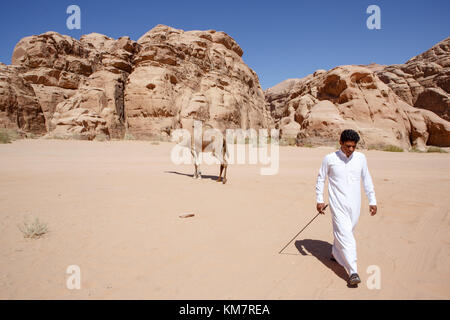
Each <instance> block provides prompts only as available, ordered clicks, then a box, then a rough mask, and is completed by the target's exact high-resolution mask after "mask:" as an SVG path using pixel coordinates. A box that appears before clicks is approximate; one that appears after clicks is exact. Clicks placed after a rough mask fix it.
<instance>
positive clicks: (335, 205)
mask: <svg viewBox="0 0 450 320" xmlns="http://www.w3.org/2000/svg"><path fill="white" fill-rule="evenodd" d="M327 176H328V195H329V198H330V209H331V216H332V220H333V234H334V243H333V249H332V253H333V256H334V258H335V259H336V261H337V262H338V263H339V264H340V265H342V266H343V267H344V268H345V269H346V270H347V272H348V273H349V274H350V275H351V274H353V273H357V272H358V269H357V265H356V241H355V237H354V236H353V229H354V228H355V226H356V223H357V222H358V219H359V214H360V209H361V179H362V181H363V185H364V191H365V193H366V195H367V197H368V198H369V205H376V204H377V201H376V198H375V191H374V187H373V183H372V177H371V176H370V173H369V170H368V168H367V160H366V157H365V156H364V154H362V153H360V152H357V151H354V152H353V153H352V155H351V156H350V157H349V158H347V156H346V155H345V153H344V152H342V150H338V151H336V152H333V153H330V154H328V155H327V156H325V158H324V159H323V161H322V166H321V167H320V170H319V175H318V177H317V184H316V196H317V203H324V201H323V189H324V185H325V179H326V177H327Z"/></svg>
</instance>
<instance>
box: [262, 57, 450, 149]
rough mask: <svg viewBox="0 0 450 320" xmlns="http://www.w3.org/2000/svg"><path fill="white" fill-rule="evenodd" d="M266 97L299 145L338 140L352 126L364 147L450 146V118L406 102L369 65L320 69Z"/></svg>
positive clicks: (268, 92)
mask: <svg viewBox="0 0 450 320" xmlns="http://www.w3.org/2000/svg"><path fill="white" fill-rule="evenodd" d="M265 95H266V100H267V102H268V104H269V107H270V110H271V112H272V115H273V117H274V119H275V122H276V125H277V126H278V128H279V129H280V130H281V136H282V137H284V138H286V137H292V138H297V139H298V140H299V142H300V143H319V144H324V143H328V144H335V143H336V139H337V138H338V137H339V133H340V132H341V131H342V130H343V129H346V128H353V129H355V130H357V131H358V132H360V133H361V136H362V141H361V144H362V145H363V146H370V145H395V146H399V147H401V148H403V149H408V148H410V147H411V144H412V145H414V146H416V147H417V148H419V149H423V148H424V146H425V145H426V144H433V145H438V146H450V122H448V121H446V120H444V119H442V118H440V117H439V116H437V115H436V114H434V113H432V112H431V111H428V110H423V109H418V108H414V107H412V106H410V105H408V104H407V103H406V102H404V101H403V100H401V99H400V98H399V97H398V96H397V95H396V94H395V93H394V91H393V90H392V89H391V88H390V87H389V86H388V85H386V84H385V83H383V82H382V81H381V80H380V79H379V78H378V77H377V76H376V74H375V73H374V72H373V71H372V70H370V69H369V68H365V67H361V66H340V67H337V68H334V69H332V70H330V71H328V72H327V71H325V70H318V71H316V72H315V73H314V74H311V75H309V76H307V77H305V78H303V79H289V80H286V81H285V82H282V83H280V84H279V85H277V86H275V87H273V88H270V89H268V90H266V92H265Z"/></svg>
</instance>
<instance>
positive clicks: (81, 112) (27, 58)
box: [12, 32, 137, 140]
mask: <svg viewBox="0 0 450 320" xmlns="http://www.w3.org/2000/svg"><path fill="white" fill-rule="evenodd" d="M136 47H137V44H136V43H135V42H134V41H131V40H130V39H129V38H128V37H123V38H120V39H118V40H114V39H111V38H108V37H106V36H104V35H100V34H90V35H86V36H83V37H81V39H80V41H78V40H75V39H73V38H71V37H69V36H64V35H60V34H58V33H55V32H47V33H44V34H42V35H39V36H31V37H26V38H24V39H22V40H21V41H20V42H19V43H18V44H17V45H16V47H15V49H14V53H13V56H12V64H13V65H14V66H15V67H16V70H17V71H18V73H19V75H20V77H22V78H23V80H24V82H26V83H28V84H30V85H31V87H32V88H33V91H34V93H35V96H36V98H37V100H38V101H39V104H40V105H41V108H42V110H43V113H44V116H45V127H46V131H47V132H49V133H50V135H57V136H63V137H64V136H68V137H78V138H81V139H89V140H91V139H93V138H95V137H96V136H97V135H98V134H104V135H106V136H109V137H113V138H121V137H123V135H124V132H125V118H124V102H123V91H124V85H125V81H126V79H127V77H128V74H129V72H131V68H132V67H131V63H130V60H131V58H132V56H133V54H134V52H135V50H136Z"/></svg>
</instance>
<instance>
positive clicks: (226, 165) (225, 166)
mask: <svg viewBox="0 0 450 320" xmlns="http://www.w3.org/2000/svg"><path fill="white" fill-rule="evenodd" d="M227 167H228V164H227V163H224V164H223V180H222V183H223V184H225V183H227Z"/></svg>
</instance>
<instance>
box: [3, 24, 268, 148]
mask: <svg viewBox="0 0 450 320" xmlns="http://www.w3.org/2000/svg"><path fill="white" fill-rule="evenodd" d="M242 54H243V51H242V49H241V48H240V47H239V45H238V44H237V43H236V42H235V41H234V40H233V39H232V38H231V37H230V36H228V35H227V34H225V33H223V32H216V31H213V30H210V31H188V32H184V31H182V30H177V29H174V28H170V27H167V26H163V25H158V26H157V27H155V28H154V29H152V30H150V31H149V32H147V33H146V34H145V35H144V36H142V37H141V38H140V39H139V40H138V41H137V42H135V41H132V40H130V39H129V38H128V37H122V38H119V39H117V40H114V39H112V38H109V37H106V36H104V35H101V34H96V33H94V34H89V35H85V36H82V37H81V39H80V40H79V41H78V40H75V39H73V38H71V37H69V36H64V35H60V34H58V33H55V32H47V33H44V34H41V35H39V36H31V37H27V38H24V39H22V40H21V41H20V42H19V43H18V44H17V45H16V47H15V49H14V53H13V57H12V66H3V67H2V69H0V75H2V76H1V78H0V85H1V86H2V88H3V87H5V88H10V87H11V83H13V84H15V83H19V82H20V84H18V86H19V87H20V88H22V87H23V88H25V86H26V88H27V90H28V91H27V92H26V94H24V96H29V97H32V98H33V99H34V100H35V102H34V105H35V106H36V109H39V110H40V112H41V116H42V118H41V119H40V120H38V119H36V120H35V122H36V121H40V122H39V123H40V125H41V127H40V128H41V129H40V130H41V131H40V132H45V131H46V132H48V133H49V135H55V136H67V137H74V138H81V139H89V140H91V139H94V138H95V137H96V136H98V135H105V136H106V137H109V138H119V139H120V138H123V137H124V135H125V133H126V132H127V133H129V134H131V135H133V136H134V137H135V138H146V137H151V136H153V135H161V134H163V135H168V134H170V131H171V130H172V129H174V128H180V127H183V125H184V126H187V125H188V123H190V122H192V121H190V122H189V121H187V122H186V120H192V119H198V120H203V121H204V122H208V123H210V124H211V125H213V126H215V127H217V128H221V129H225V128H236V127H240V128H266V127H270V126H271V125H272V123H273V121H272V118H271V116H270V113H269V112H268V111H267V110H266V109H265V100H264V94H263V91H262V89H261V87H260V85H259V79H258V77H257V75H256V74H255V72H253V70H251V69H250V68H249V67H248V66H246V65H245V63H244V62H243V60H242V58H241V56H242ZM1 81H3V82H1ZM3 83H4V85H3ZM8 86H9V87H8ZM5 90H9V91H8V92H10V91H12V90H11V89H5ZM16 91H18V90H16ZM13 96H14V95H13V94H12V93H11V94H9V95H8V97H9V98H7V97H6V96H5V98H3V97H2V100H1V101H0V108H1V109H0V110H1V111H3V110H6V109H8V110H10V111H8V113H7V114H6V113H5V115H4V116H1V119H3V118H5V119H6V118H7V119H12V115H11V112H12V111H11V110H12V109H14V110H15V109H17V108H15V107H14V106H15V105H17V103H16V104H15V105H14V104H11V103H12V102H11V101H12V100H13V99H14V98H13ZM15 96H17V93H16V95H15ZM19 96H22V95H21V94H19ZM29 108H31V105H30V106H29ZM5 112H6V111H5ZM27 112H30V111H27ZM36 112H37V111H36ZM16 113H17V112H16ZM36 118H37V117H36ZM1 121H2V122H0V124H1V123H3V122H5V123H6V120H1ZM16 122H17V121H16ZM12 125H13V124H12V123H9V126H12ZM16 125H17V126H23V124H22V123H16ZM4 126H6V125H4ZM33 126H36V124H33ZM33 130H35V131H36V130H37V129H33Z"/></svg>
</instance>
